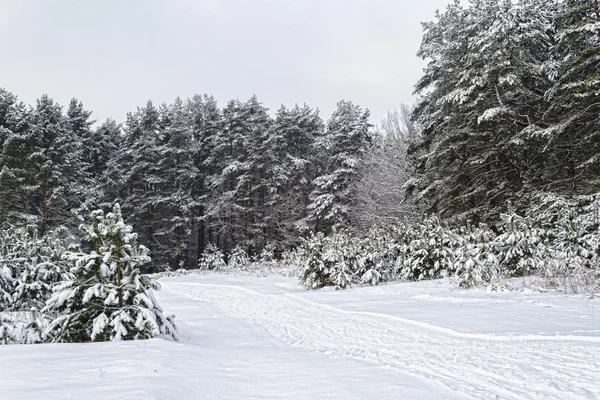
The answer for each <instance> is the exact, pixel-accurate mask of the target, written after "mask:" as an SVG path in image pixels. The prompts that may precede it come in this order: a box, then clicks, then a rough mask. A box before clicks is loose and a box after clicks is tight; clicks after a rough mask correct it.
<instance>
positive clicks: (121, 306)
mask: <svg viewBox="0 0 600 400" xmlns="http://www.w3.org/2000/svg"><path fill="white" fill-rule="evenodd" d="M121 278H122V275H121V260H119V261H117V295H118V296H119V308H123V288H122V287H121Z"/></svg>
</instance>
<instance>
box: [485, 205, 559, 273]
mask: <svg viewBox="0 0 600 400" xmlns="http://www.w3.org/2000/svg"><path fill="white" fill-rule="evenodd" d="M502 217H503V219H504V220H505V227H504V232H503V233H502V234H500V235H498V237H496V239H495V240H494V246H495V248H496V249H495V250H496V252H497V254H498V261H499V263H500V266H501V267H502V268H503V269H504V271H506V272H507V273H508V274H509V275H512V276H522V275H525V274H531V273H532V272H535V271H537V270H538V268H540V267H541V266H542V263H544V262H545V261H546V259H548V258H549V257H550V256H551V255H550V253H549V249H548V243H547V242H546V241H547V239H548V235H547V233H546V232H545V230H544V229H542V228H539V227H537V226H535V224H534V221H533V220H532V219H531V218H528V217H526V218H522V217H520V216H518V215H517V214H515V213H510V214H505V215H503V216H502Z"/></svg>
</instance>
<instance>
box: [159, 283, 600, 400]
mask: <svg viewBox="0 0 600 400" xmlns="http://www.w3.org/2000/svg"><path fill="white" fill-rule="evenodd" d="M161 285H162V287H163V290H165V291H168V292H171V293H174V294H178V295H181V296H183V297H186V298H189V299H193V300H199V301H205V302H209V303H210V304H213V305H214V306H216V307H218V308H219V309H221V310H222V311H223V312H224V313H225V314H226V315H228V316H230V317H233V318H238V319H241V320H245V321H249V322H251V323H252V324H255V325H258V326H261V327H262V328H264V329H265V330H266V331H267V332H268V333H269V334H270V335H272V336H274V337H276V338H277V339H278V340H280V341H282V342H284V343H286V344H289V345H292V346H299V347H303V348H307V349H312V350H317V351H320V352H325V353H327V354H329V355H331V356H341V357H350V358H356V359H362V360H367V361H370V362H374V363H377V364H379V365H381V366H388V367H392V368H398V369H400V370H402V371H404V372H411V373H414V374H417V375H420V376H423V377H425V378H428V379H432V380H435V381H438V382H441V383H444V384H445V385H447V386H448V387H450V388H451V389H453V390H456V391H459V392H461V393H464V394H469V395H471V396H473V397H475V398H478V399H548V400H550V399H560V400H563V399H573V400H576V399H596V398H600V379H599V378H600V342H599V340H600V339H599V338H596V337H581V338H577V337H556V338H553V337H548V336H535V335H527V336H524V337H510V336H493V335H469V334H459V333H457V332H454V331H451V330H445V329H444V328H439V327H435V326H427V324H422V323H419V322H416V321H410V320H403V319H400V318H394V317H389V316H385V315H380V314H376V313H362V312H350V311H344V310H341V309H338V308H335V307H331V306H324V305H320V304H318V303H315V302H312V301H309V300H306V299H302V298H299V297H296V296H292V295H272V294H261V293H258V292H254V291H251V290H248V289H245V288H242V287H237V286H230V285H223V286H221V285H212V284H198V283H179V282H161Z"/></svg>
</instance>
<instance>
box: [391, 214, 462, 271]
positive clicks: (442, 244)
mask: <svg viewBox="0 0 600 400" xmlns="http://www.w3.org/2000/svg"><path fill="white" fill-rule="evenodd" d="M412 235H414V238H413V239H412V240H411V241H410V243H409V245H408V249H407V251H406V257H402V260H403V265H402V270H401V271H400V277H401V278H402V279H405V280H409V281H420V280H424V279H437V278H441V277H444V276H448V275H449V274H451V273H452V272H453V271H454V261H455V260H454V248H453V246H454V244H455V242H456V235H455V232H453V231H452V230H451V229H450V228H449V227H448V225H447V224H445V223H443V222H442V221H441V220H440V219H439V218H438V217H436V216H433V217H429V218H427V219H425V220H424V221H423V222H422V223H421V224H419V225H418V226H417V227H416V232H415V233H414V234H411V236H412Z"/></svg>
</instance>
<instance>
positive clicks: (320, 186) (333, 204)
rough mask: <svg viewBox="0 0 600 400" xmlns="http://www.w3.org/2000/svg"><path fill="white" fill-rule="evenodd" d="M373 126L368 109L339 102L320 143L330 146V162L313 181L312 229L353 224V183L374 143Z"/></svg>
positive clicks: (310, 212) (328, 156)
mask: <svg viewBox="0 0 600 400" xmlns="http://www.w3.org/2000/svg"><path fill="white" fill-rule="evenodd" d="M370 127H371V125H370V124H369V111H368V110H366V111H363V110H362V109H361V108H360V107H359V106H357V105H354V104H353V103H352V102H349V101H340V102H339V103H338V106H337V110H336V111H335V112H334V113H333V115H332V116H331V118H330V119H329V121H328V123H327V132H326V134H325V136H324V137H323V138H322V141H321V143H320V145H321V146H324V147H325V148H326V149H327V150H326V152H325V153H326V159H327V164H326V167H325V170H324V171H323V174H322V175H320V176H319V177H317V178H316V179H315V180H314V181H313V186H314V189H313V191H312V193H311V194H310V204H309V205H308V217H307V220H308V224H309V225H308V226H309V228H310V229H312V230H314V231H317V232H326V233H329V232H331V231H332V230H333V229H334V228H335V229H338V228H344V227H347V226H348V225H349V224H350V221H349V216H350V212H349V209H350V207H351V206H353V205H354V204H355V203H356V198H355V197H356V196H355V193H354V190H353V189H354V183H356V181H357V179H358V169H359V167H360V164H361V163H362V162H363V157H364V154H365V152H366V150H367V148H368V147H369V146H370V144H371V134H370V132H369V129H370Z"/></svg>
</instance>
